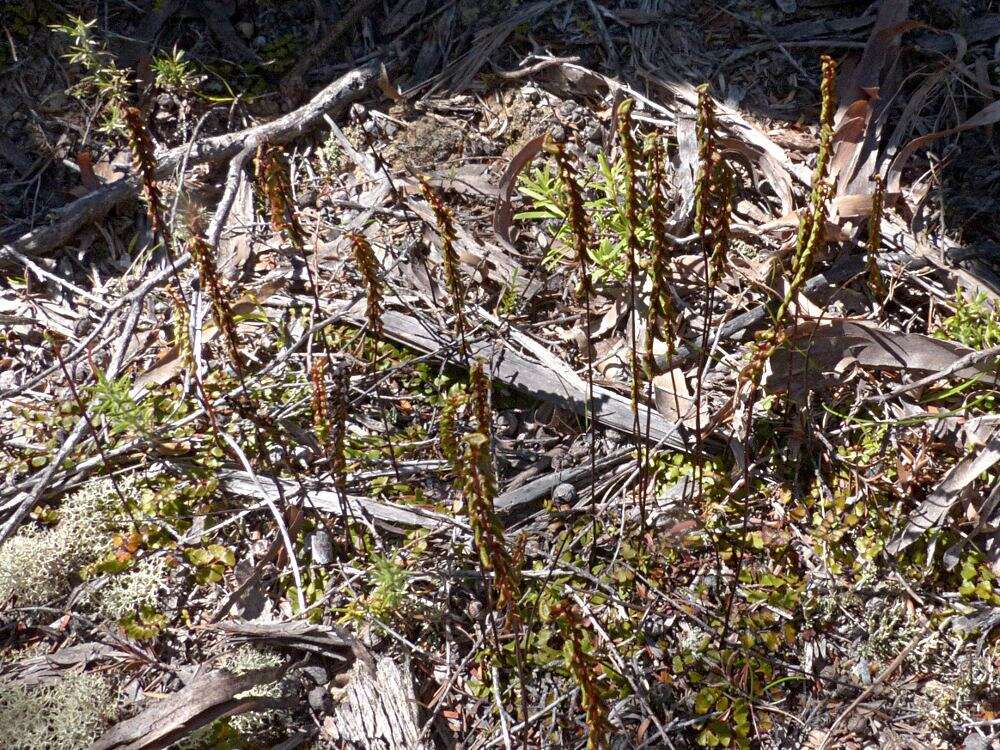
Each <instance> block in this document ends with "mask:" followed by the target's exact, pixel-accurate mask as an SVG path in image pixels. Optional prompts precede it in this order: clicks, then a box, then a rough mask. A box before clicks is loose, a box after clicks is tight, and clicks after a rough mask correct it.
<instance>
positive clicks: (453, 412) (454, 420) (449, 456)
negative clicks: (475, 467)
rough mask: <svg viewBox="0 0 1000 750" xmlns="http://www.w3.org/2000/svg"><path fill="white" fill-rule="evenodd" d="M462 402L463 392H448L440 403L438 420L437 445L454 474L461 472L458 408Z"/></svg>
mask: <svg viewBox="0 0 1000 750" xmlns="http://www.w3.org/2000/svg"><path fill="white" fill-rule="evenodd" d="M464 402H465V399H464V397H463V394H461V393H450V394H448V395H447V396H446V397H445V400H444V403H443V404H442V405H441V418H440V419H439V421H438V446H439V447H440V448H441V455H442V456H444V458H445V460H446V461H447V462H448V464H449V465H450V466H451V468H452V471H454V472H455V473H456V475H460V474H461V468H462V465H461V458H462V454H461V448H460V446H459V444H458V410H459V409H460V408H461V406H462V404H463V403H464Z"/></svg>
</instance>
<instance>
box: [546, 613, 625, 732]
mask: <svg viewBox="0 0 1000 750" xmlns="http://www.w3.org/2000/svg"><path fill="white" fill-rule="evenodd" d="M552 617H553V618H555V619H556V620H557V621H558V623H559V629H560V631H561V632H562V637H563V641H564V642H565V646H564V651H563V654H564V656H565V658H566V665H567V667H569V671H570V674H572V675H573V679H574V680H576V684H577V685H578V686H579V688H580V703H581V704H583V712H584V717H585V720H586V722H587V750H599V749H600V748H606V747H607V746H608V741H607V740H608V735H609V734H610V731H611V725H610V723H609V722H608V704H607V702H606V701H605V700H604V696H603V695H602V693H601V689H600V686H599V685H598V684H597V675H598V672H599V670H600V668H601V667H600V663H599V662H598V661H597V659H595V658H594V656H593V655H592V654H591V653H589V652H588V651H587V649H586V646H585V645H584V641H583V633H584V625H583V618H582V617H581V616H580V613H579V611H578V610H577V608H576V606H575V605H574V604H572V603H569V602H565V601H564V602H561V603H560V604H558V605H556V607H555V608H553V610H552Z"/></svg>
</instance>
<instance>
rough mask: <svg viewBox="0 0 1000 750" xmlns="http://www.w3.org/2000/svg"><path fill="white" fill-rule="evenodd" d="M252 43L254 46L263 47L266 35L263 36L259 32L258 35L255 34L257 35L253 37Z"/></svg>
mask: <svg viewBox="0 0 1000 750" xmlns="http://www.w3.org/2000/svg"><path fill="white" fill-rule="evenodd" d="M253 43H254V46H255V47H263V46H264V45H265V44H267V37H266V36H264V35H263V34H259V35H258V36H257V37H256V38H255V39H254V40H253Z"/></svg>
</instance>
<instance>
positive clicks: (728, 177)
mask: <svg viewBox="0 0 1000 750" xmlns="http://www.w3.org/2000/svg"><path fill="white" fill-rule="evenodd" d="M695 132H696V134H697V138H698V163H699V169H698V176H697V178H696V180H695V198H694V209H695V231H697V232H698V234H700V235H701V244H702V250H703V252H704V253H705V257H706V258H707V259H708V262H709V269H708V270H709V277H708V280H709V283H710V284H714V283H716V282H717V281H718V280H719V279H720V278H721V277H722V274H723V273H724V272H725V270H726V264H727V262H728V255H729V240H730V223H731V221H732V213H733V205H732V204H733V193H734V176H733V170H732V169H731V168H730V166H729V165H728V164H727V163H726V161H725V159H724V155H723V153H722V149H721V146H720V140H721V137H720V135H719V132H718V119H717V117H716V114H715V100H714V99H712V96H711V94H710V93H709V90H708V84H702V85H701V86H699V87H698V104H697V122H696V124H695Z"/></svg>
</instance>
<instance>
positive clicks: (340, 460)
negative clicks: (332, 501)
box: [329, 367, 350, 497]
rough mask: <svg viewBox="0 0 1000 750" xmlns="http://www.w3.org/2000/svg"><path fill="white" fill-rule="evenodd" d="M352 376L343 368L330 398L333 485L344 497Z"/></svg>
mask: <svg viewBox="0 0 1000 750" xmlns="http://www.w3.org/2000/svg"><path fill="white" fill-rule="evenodd" d="M349 386H350V374H349V372H348V370H347V368H346V367H345V368H342V369H341V370H339V371H338V372H337V373H335V375H334V377H333V391H332V393H331V398H330V448H329V455H330V473H331V474H332V476H333V483H334V486H335V487H336V488H337V490H338V491H339V492H340V494H341V496H342V497H343V496H344V495H345V494H346V492H347V453H346V447H347V410H348V401H349V396H348V394H349Z"/></svg>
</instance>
